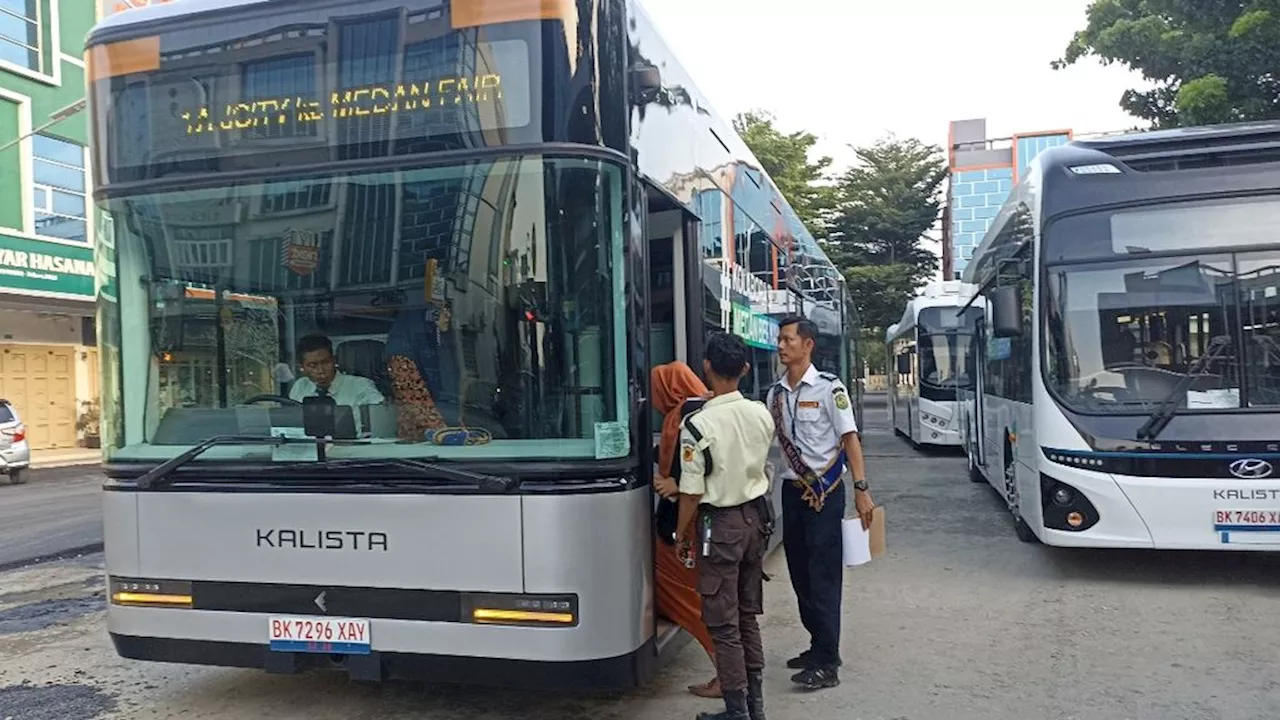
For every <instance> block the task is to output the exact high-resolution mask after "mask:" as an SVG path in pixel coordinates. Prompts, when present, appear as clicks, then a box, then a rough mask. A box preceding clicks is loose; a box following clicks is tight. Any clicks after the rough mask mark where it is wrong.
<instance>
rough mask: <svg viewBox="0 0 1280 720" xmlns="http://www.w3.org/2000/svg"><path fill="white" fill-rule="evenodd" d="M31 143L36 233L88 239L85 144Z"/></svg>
mask: <svg viewBox="0 0 1280 720" xmlns="http://www.w3.org/2000/svg"><path fill="white" fill-rule="evenodd" d="M4 1H5V0H0V2H4ZM32 145H33V147H34V153H33V155H34V158H33V160H34V162H33V168H32V170H33V172H32V176H33V179H34V180H35V188H34V192H33V196H34V203H35V218H36V228H35V229H36V234H37V235H43V236H45V237H54V238H61V239H63V240H77V241H79V242H88V241H89V232H88V223H87V222H86V220H85V219H86V217H88V212H89V207H88V200H87V199H86V194H85V191H86V189H87V182H86V177H85V166H84V148H83V147H82V146H80V145H77V144H75V143H72V142H67V141H66V140H60V139H58V138H55V137H50V136H48V135H36V136H34V137H33V138H32Z"/></svg>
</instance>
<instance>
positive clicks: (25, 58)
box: [0, 0, 41, 72]
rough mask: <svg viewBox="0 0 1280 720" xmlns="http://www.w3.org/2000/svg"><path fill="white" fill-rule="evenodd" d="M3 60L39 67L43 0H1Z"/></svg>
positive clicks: (32, 67)
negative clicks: (41, 1)
mask: <svg viewBox="0 0 1280 720" xmlns="http://www.w3.org/2000/svg"><path fill="white" fill-rule="evenodd" d="M0 60H4V61H6V62H11V63H13V64H14V65H17V66H19V67H24V68H27V69H28V70H35V71H37V72H39V71H40V69H41V68H40V65H41V63H40V0H0Z"/></svg>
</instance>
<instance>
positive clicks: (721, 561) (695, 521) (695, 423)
mask: <svg viewBox="0 0 1280 720" xmlns="http://www.w3.org/2000/svg"><path fill="white" fill-rule="evenodd" d="M748 357H749V354H748V351H747V346H746V345H745V344H744V343H743V342H742V340H741V339H739V338H738V337H736V336H734V335H728V334H725V333H717V334H715V335H712V336H711V338H710V339H709V340H708V341H707V350H706V355H705V358H706V359H704V360H703V362H702V365H703V370H704V373H705V375H706V378H707V385H708V386H709V387H710V389H711V391H712V393H713V394H714V397H713V398H712V399H711V400H708V401H707V403H706V404H705V405H704V406H703V407H702V409H700V410H697V411H695V412H693V413H691V414H689V415H688V416H687V417H685V419H684V421H683V422H682V423H681V426H680V513H679V518H678V520H677V524H676V528H677V529H676V539H677V546H676V547H677V550H676V551H677V552H679V553H680V554H681V559H682V560H684V561H685V563H686V565H689V566H690V567H692V563H693V562H694V561H695V556H696V562H697V564H698V573H699V577H698V593H699V594H700V595H701V596H702V620H703V622H705V623H706V624H707V629H709V630H710V631H711V637H712V639H713V640H714V641H715V647H716V670H717V672H718V674H719V677H720V687H721V688H722V691H723V693H724V704H725V711H724V712H723V713H715V714H711V713H701V714H699V715H698V720H748V719H749V720H765V717H764V694H763V692H764V690H763V680H764V645H763V643H762V641H761V639H760V625H759V623H758V621H757V620H756V616H758V615H760V614H761V613H763V612H764V582H763V581H764V567H763V563H764V554H765V549H766V547H767V545H768V534H769V533H770V532H772V529H773V512H772V509H771V507H770V505H769V478H768V476H767V475H766V474H765V462H766V461H767V459H768V454H769V445H770V443H771V442H772V439H773V419H772V418H771V417H770V416H769V411H768V410H767V409H765V407H764V405H763V404H761V403H759V402H756V401H753V400H749V399H747V398H745V397H743V395H742V393H740V392H738V382H739V380H741V379H742V377H743V376H745V375H746V374H747V373H748V372H750V370H751V365H750V364H749V363H748V362H747V358H748Z"/></svg>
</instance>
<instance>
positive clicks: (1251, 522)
mask: <svg viewBox="0 0 1280 720" xmlns="http://www.w3.org/2000/svg"><path fill="white" fill-rule="evenodd" d="M1213 529H1214V530H1236V531H1241V530H1252V531H1262V532H1266V531H1272V532H1275V531H1280V510H1215V511H1214V512H1213Z"/></svg>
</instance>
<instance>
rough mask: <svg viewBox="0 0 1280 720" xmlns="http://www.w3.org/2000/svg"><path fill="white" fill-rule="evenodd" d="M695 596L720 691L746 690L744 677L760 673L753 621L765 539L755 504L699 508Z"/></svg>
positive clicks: (760, 599)
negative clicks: (713, 652)
mask: <svg viewBox="0 0 1280 720" xmlns="http://www.w3.org/2000/svg"><path fill="white" fill-rule="evenodd" d="M697 542H698V546H697V552H698V573H699V574H698V593H699V594H700V595H701V596H702V621H703V622H704V623H705V624H706V626H707V629H708V630H710V631H711V637H712V639H713V640H714V641H715V647H716V671H717V673H718V675H719V677H720V686H721V688H723V689H724V690H725V691H734V690H745V689H746V687H747V673H748V672H753V673H754V672H760V671H762V670H764V643H763V641H762V640H761V638H760V623H759V621H758V620H757V617H758V616H759V615H760V614H762V613H763V612H764V555H765V548H766V545H767V539H766V537H765V535H764V532H763V528H762V525H761V519H760V512H759V510H758V509H757V507H756V505H755V504H754V503H747V504H746V505H739V506H737V507H731V508H716V507H711V506H709V505H704V506H702V508H701V511H700V516H699V518H698V540H697Z"/></svg>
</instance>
